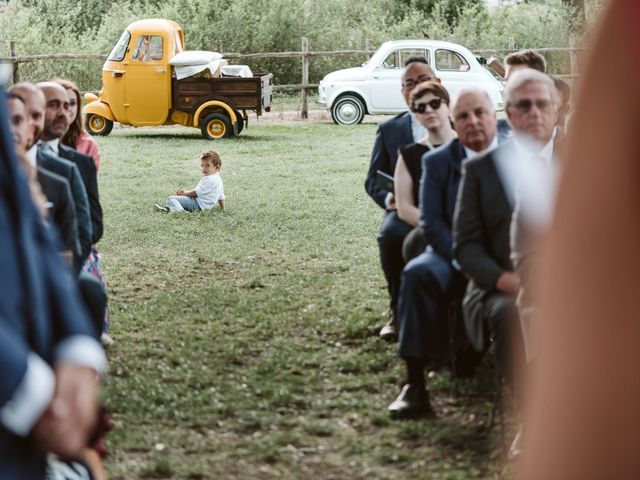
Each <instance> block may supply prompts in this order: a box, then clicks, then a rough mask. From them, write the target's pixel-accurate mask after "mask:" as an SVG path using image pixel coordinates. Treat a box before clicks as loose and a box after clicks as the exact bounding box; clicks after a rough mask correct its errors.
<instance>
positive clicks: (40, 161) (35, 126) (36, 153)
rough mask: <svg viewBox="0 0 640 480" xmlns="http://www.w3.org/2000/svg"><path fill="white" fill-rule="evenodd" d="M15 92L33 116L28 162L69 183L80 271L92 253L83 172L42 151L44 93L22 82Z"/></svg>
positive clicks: (30, 118) (69, 163) (14, 88)
mask: <svg viewBox="0 0 640 480" xmlns="http://www.w3.org/2000/svg"><path fill="white" fill-rule="evenodd" d="M11 92H13V93H16V94H18V95H20V96H21V97H22V98H23V99H24V100H25V102H26V104H27V111H28V113H29V135H28V142H27V149H28V150H27V153H26V157H27V160H28V162H29V163H30V164H31V165H32V166H34V167H36V166H37V167H38V168H41V169H44V170H46V171H48V172H51V173H54V174H56V175H60V176H61V177H63V178H65V179H66V180H67V182H69V188H70V190H71V197H72V199H73V205H74V208H75V210H76V221H77V228H78V248H77V251H79V252H80V254H79V255H78V256H77V258H76V259H75V262H74V264H75V267H76V270H78V271H79V270H80V267H81V265H82V263H83V262H84V260H85V259H86V257H87V256H88V255H89V252H90V251H91V240H92V238H91V237H92V232H91V216H90V212H89V200H88V197H87V192H86V189H85V187H84V184H83V182H82V177H81V176H80V171H79V170H78V167H76V166H75V165H74V164H72V163H71V162H68V161H66V160H63V159H62V158H59V157H57V156H55V155H54V154H53V152H51V153H46V152H44V151H43V150H42V148H38V140H39V138H40V135H41V134H42V131H43V129H44V124H45V107H46V99H45V96H44V94H43V93H42V91H41V90H40V89H39V88H38V87H36V86H35V85H33V84H30V83H27V82H21V83H18V84H16V85H14V86H13V87H12V88H11Z"/></svg>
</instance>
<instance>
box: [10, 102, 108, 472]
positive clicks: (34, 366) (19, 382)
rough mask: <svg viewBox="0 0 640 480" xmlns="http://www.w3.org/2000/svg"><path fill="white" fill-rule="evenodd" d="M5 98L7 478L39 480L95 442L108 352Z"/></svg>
mask: <svg viewBox="0 0 640 480" xmlns="http://www.w3.org/2000/svg"><path fill="white" fill-rule="evenodd" d="M0 97H1V98H0V265H2V269H0V365H2V367H3V371H2V375H1V376H0V478H3V479H7V480H10V479H11V480H12V479H16V480H17V479H34V480H36V479H44V478H45V462H46V453H47V452H51V453H56V454H58V455H60V456H62V457H73V456H75V455H78V454H79V453H81V451H82V449H83V448H84V446H85V445H86V443H87V441H88V438H89V435H90V434H91V431H92V429H93V425H94V424H95V419H96V418H97V415H96V412H97V391H98V383H97V380H96V373H102V372H104V370H105V367H106V358H105V355H104V352H103V351H102V349H101V348H100V345H99V344H98V343H97V342H96V341H95V340H93V339H92V338H91V336H92V331H91V326H90V324H89V321H88V319H87V316H86V313H85V311H84V309H83V308H82V306H81V304H80V302H79V299H78V294H77V291H76V290H75V286H74V282H73V281H72V278H71V275H70V273H69V271H68V269H65V268H64V267H63V266H62V263H61V260H60V258H59V256H58V253H57V252H56V251H55V249H54V248H53V244H52V239H51V237H50V235H49V234H48V231H47V230H45V229H44V226H43V225H44V224H43V222H42V220H41V218H40V217H39V213H38V210H37V209H36V207H35V205H34V203H33V200H32V198H31V195H30V192H29V187H28V185H27V183H26V181H25V175H24V174H23V172H22V171H21V170H20V168H19V166H18V163H17V161H16V159H15V156H14V155H13V145H12V141H11V138H10V136H9V132H8V129H7V123H6V118H7V117H6V110H5V101H4V95H1V94H0Z"/></svg>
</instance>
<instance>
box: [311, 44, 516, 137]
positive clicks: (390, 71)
mask: <svg viewBox="0 0 640 480" xmlns="http://www.w3.org/2000/svg"><path fill="white" fill-rule="evenodd" d="M414 56H420V57H425V58H426V59H427V62H428V63H429V65H430V66H431V68H433V71H434V72H435V74H436V76H437V77H438V78H440V79H441V80H442V84H443V85H444V86H445V88H446V89H447V91H448V92H449V95H450V96H451V98H453V97H455V95H456V92H458V91H459V90H460V89H462V88H464V87H480V88H482V89H484V90H486V91H487V93H488V94H489V96H490V97H491V100H492V101H493V104H494V106H495V108H496V110H502V109H503V108H504V104H503V97H502V90H503V85H502V82H501V81H499V80H498V79H497V78H496V76H494V75H492V74H491V73H490V71H489V69H488V68H485V67H484V66H483V65H481V64H480V62H479V61H478V59H477V58H476V57H475V56H474V55H473V54H472V53H471V52H470V51H469V50H468V49H466V48H465V47H463V46H462V45H457V44H455V43H451V42H441V41H437V40H394V41H390V42H385V43H383V44H382V45H381V46H380V48H379V49H378V51H376V53H374V54H373V56H372V57H371V58H370V59H369V61H368V62H365V63H363V64H362V66H361V67H356V68H347V69H345V70H337V71H335V72H331V73H330V74H328V75H327V76H325V77H324V78H323V79H322V81H321V82H320V85H319V87H318V103H319V104H321V105H325V106H326V107H327V108H328V109H329V110H330V111H331V117H332V118H333V121H334V122H335V123H337V124H340V125H354V124H357V123H360V122H362V119H363V118H364V116H365V114H371V115H379V114H397V113H401V112H404V111H406V110H407V105H406V103H405V101H404V98H403V97H402V94H401V92H400V77H401V76H402V72H403V70H404V62H405V61H406V60H407V59H408V58H409V57H414Z"/></svg>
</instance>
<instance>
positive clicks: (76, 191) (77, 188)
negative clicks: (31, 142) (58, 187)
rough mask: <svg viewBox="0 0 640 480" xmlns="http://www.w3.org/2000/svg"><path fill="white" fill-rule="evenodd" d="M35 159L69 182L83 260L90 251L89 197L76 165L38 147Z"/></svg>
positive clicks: (40, 165)
mask: <svg viewBox="0 0 640 480" xmlns="http://www.w3.org/2000/svg"><path fill="white" fill-rule="evenodd" d="M36 161H37V164H38V166H39V167H42V168H44V169H45V170H49V171H51V172H53V173H55V174H57V175H60V176H61V177H64V178H66V179H67V181H68V182H69V187H70V188H71V195H72V196H73V201H74V206H75V207H76V218H77V220H78V241H79V242H80V252H81V253H82V259H81V260H84V259H85V258H87V256H88V255H89V252H90V251H91V245H92V244H93V242H92V240H93V238H92V227H91V211H90V208H89V197H88V196H87V191H86V189H85V187H84V182H83V181H82V176H81V175H80V171H79V170H78V167H76V166H75V165H74V164H73V163H72V162H70V161H68V160H65V159H63V158H60V157H57V156H55V155H53V153H47V152H43V151H42V150H40V149H38V154H37V157H36Z"/></svg>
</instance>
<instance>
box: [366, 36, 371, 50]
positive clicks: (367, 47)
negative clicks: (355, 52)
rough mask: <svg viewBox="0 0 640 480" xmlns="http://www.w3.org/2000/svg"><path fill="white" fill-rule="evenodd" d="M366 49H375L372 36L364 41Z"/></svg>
mask: <svg viewBox="0 0 640 480" xmlns="http://www.w3.org/2000/svg"><path fill="white" fill-rule="evenodd" d="M364 49H365V50H373V42H372V41H371V39H370V38H367V39H366V40H365V41H364Z"/></svg>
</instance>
